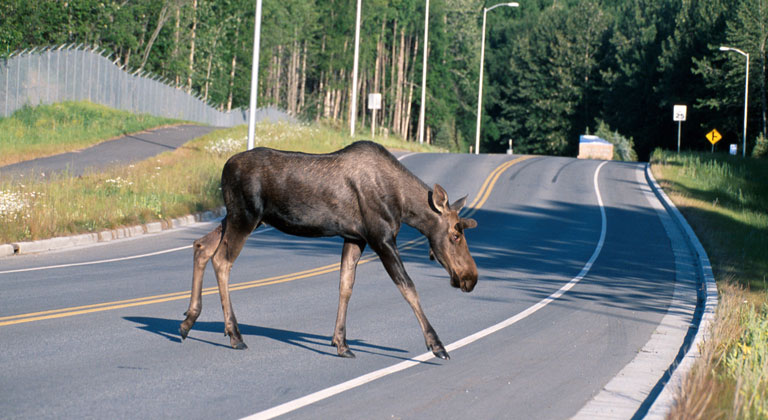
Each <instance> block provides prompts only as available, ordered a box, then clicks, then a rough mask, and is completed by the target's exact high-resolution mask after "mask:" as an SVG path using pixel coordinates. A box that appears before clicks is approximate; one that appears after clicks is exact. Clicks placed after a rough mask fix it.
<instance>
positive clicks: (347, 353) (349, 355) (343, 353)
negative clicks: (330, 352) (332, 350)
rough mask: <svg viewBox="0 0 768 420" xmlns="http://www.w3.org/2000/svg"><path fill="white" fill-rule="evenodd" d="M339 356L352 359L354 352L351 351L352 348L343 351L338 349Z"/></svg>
mask: <svg viewBox="0 0 768 420" xmlns="http://www.w3.org/2000/svg"><path fill="white" fill-rule="evenodd" d="M339 357H343V358H345V359H354V358H355V353H352V350H350V349H346V350H344V351H339Z"/></svg>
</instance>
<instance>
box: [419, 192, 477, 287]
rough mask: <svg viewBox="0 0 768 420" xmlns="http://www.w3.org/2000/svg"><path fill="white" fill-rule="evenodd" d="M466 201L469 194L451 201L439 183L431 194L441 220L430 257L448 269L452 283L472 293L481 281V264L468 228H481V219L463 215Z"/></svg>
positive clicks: (431, 237)
mask: <svg viewBox="0 0 768 420" xmlns="http://www.w3.org/2000/svg"><path fill="white" fill-rule="evenodd" d="M466 201H467V197H466V196H465V197H462V198H460V199H458V200H456V202H454V203H453V204H449V203H448V193H447V192H445V189H443V187H441V186H440V185H438V184H435V187H434V188H433V190H432V193H431V194H430V205H431V207H432V210H434V212H435V213H436V214H437V216H438V217H437V220H438V222H437V226H435V227H434V228H433V229H432V230H431V232H430V234H429V236H428V238H429V247H430V250H429V257H430V259H433V260H434V259H436V260H437V261H438V262H439V263H440V265H442V266H443V268H445V270H446V271H448V274H449V275H450V276H451V286H453V287H456V288H460V289H461V290H462V291H464V292H471V291H472V289H474V288H475V285H476V284H477V266H476V265H475V260H474V259H473V258H472V255H470V253H469V247H468V246H467V239H466V237H465V236H464V231H465V230H466V229H472V228H474V227H477V222H476V221H475V220H474V219H464V218H462V217H460V216H459V211H460V210H461V209H462V207H464V204H465V202H466Z"/></svg>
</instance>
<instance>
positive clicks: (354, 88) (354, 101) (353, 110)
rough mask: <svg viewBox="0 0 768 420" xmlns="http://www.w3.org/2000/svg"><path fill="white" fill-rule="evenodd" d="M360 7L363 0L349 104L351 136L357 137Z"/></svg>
mask: <svg viewBox="0 0 768 420" xmlns="http://www.w3.org/2000/svg"><path fill="white" fill-rule="evenodd" d="M360 8H361V0H357V15H356V16H355V62H354V64H353V65H352V98H351V99H352V100H351V101H350V105H349V136H350V137H355V123H356V122H357V121H356V120H357V62H358V61H359V59H360Z"/></svg>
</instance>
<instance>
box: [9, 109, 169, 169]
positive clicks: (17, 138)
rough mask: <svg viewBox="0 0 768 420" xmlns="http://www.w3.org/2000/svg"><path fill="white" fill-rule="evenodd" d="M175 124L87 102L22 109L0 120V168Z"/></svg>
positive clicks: (166, 120)
mask: <svg viewBox="0 0 768 420" xmlns="http://www.w3.org/2000/svg"><path fill="white" fill-rule="evenodd" d="M177 123H179V121H178V120H172V119H168V118H160V117H154V116H151V115H146V114H140V115H136V114H131V113H129V112H125V111H118V110H114V109H111V108H107V107H104V106H101V105H96V104H92V103H90V102H62V103H57V104H53V105H41V106H37V107H30V106H25V107H23V108H21V109H19V110H17V111H16V112H14V113H13V115H11V116H10V117H7V118H0V166H4V165H10V164H12V163H16V162H21V161H23V160H30V159H35V158H39V157H44V156H50V155H55V154H58V153H64V152H71V151H73V150H78V149H82V148H84V147H87V146H91V145H93V144H96V143H99V142H102V141H104V140H108V139H110V138H113V137H117V136H120V135H123V134H128V133H135V132H139V131H142V130H146V129H148V128H153V127H158V126H162V125H169V124H177Z"/></svg>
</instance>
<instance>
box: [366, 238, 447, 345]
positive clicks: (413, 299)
mask: <svg viewBox="0 0 768 420" xmlns="http://www.w3.org/2000/svg"><path fill="white" fill-rule="evenodd" d="M372 246H373V245H372ZM374 250H375V251H376V253H377V254H379V257H381V262H382V263H383V264H384V268H385V269H386V270H387V273H389V276H390V277H391V278H392V281H394V282H395V284H396V285H397V288H398V289H399V290H400V293H401V294H402V295H403V297H404V298H405V300H406V301H407V302H408V304H409V305H411V309H413V313H414V314H415V315H416V319H417V320H418V321H419V325H420V326H421V332H422V333H423V334H424V341H425V342H426V344H427V348H428V349H429V350H431V351H432V353H433V354H434V355H435V356H437V357H439V358H441V359H446V360H447V359H450V358H451V357H450V356H449V355H448V352H447V351H445V347H444V346H443V343H442V342H441V341H440V338H438V337H437V333H436V332H435V329H434V328H432V325H431V324H430V323H429V321H428V320H427V316H426V315H424V311H423V310H422V309H421V303H420V302H419V294H418V293H416V287H415V286H414V285H413V281H412V280H411V278H410V277H409V276H408V273H406V271H405V266H403V261H402V260H401V259H400V253H399V252H398V250H397V245H396V244H395V241H394V239H392V240H390V241H387V242H385V243H384V244H382V245H380V246H377V247H376V248H374Z"/></svg>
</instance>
